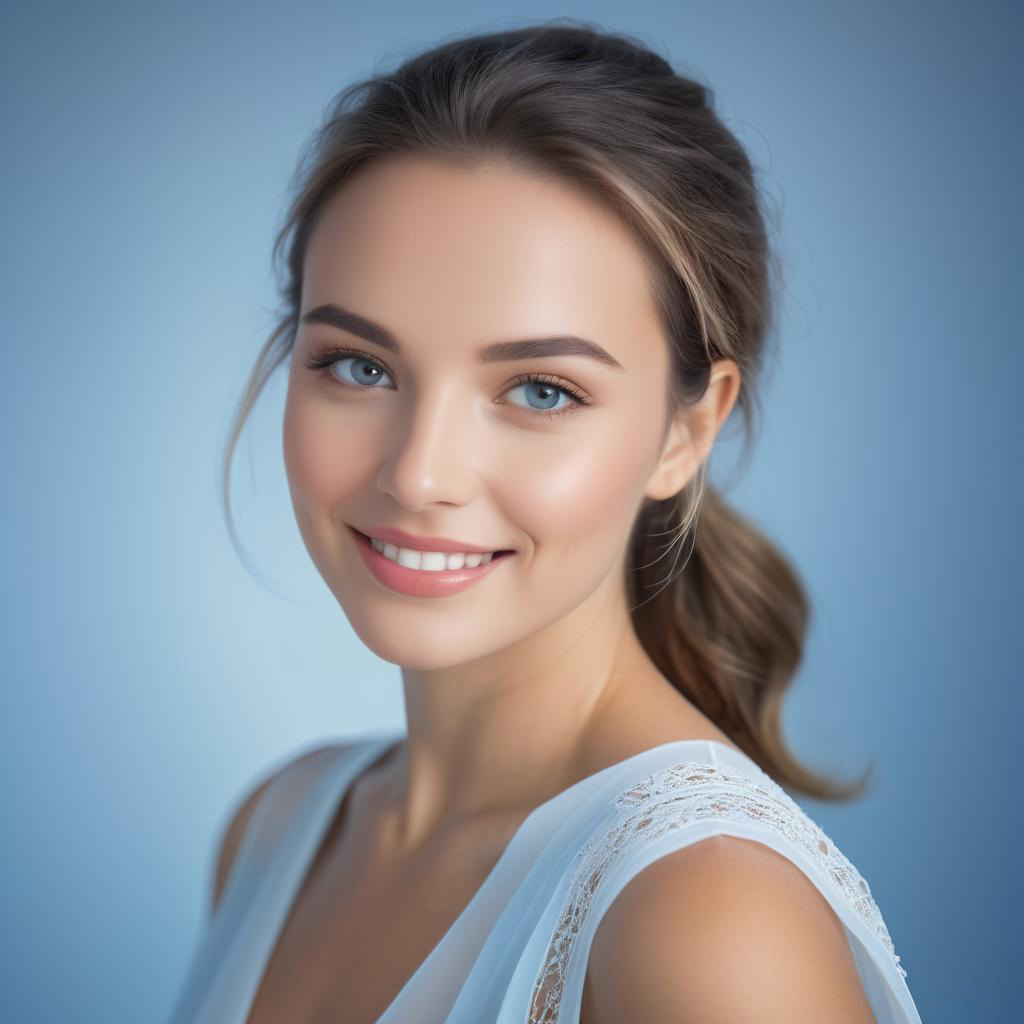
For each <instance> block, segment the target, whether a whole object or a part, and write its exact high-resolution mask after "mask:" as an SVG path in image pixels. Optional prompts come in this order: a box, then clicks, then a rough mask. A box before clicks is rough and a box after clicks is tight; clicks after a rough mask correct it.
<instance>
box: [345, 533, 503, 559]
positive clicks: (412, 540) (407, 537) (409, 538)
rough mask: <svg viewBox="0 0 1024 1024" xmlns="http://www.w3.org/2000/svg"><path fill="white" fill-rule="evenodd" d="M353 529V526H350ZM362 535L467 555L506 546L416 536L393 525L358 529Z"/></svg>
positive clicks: (417, 548)
mask: <svg viewBox="0 0 1024 1024" xmlns="http://www.w3.org/2000/svg"><path fill="white" fill-rule="evenodd" d="M352 529H353V530H354V529H355V527H352ZM357 532H358V533H361V534H363V536H369V537H375V538H376V539H377V540H382V541H384V542H385V543H386V544H395V545H396V546H398V547H400V548H415V549H416V550H417V551H443V552H445V553H446V554H453V553H454V552H456V551H464V552H465V553H466V554H467V555H474V554H480V555H484V554H486V553H487V552H488V551H493V552H495V553H497V552H498V551H507V550H509V549H508V548H482V547H480V545H479V544H470V543H469V542H468V541H464V540H449V539H448V538H447V537H417V536H416V535H415V534H414V533H406V532H405V530H399V529H397V528H396V527H394V526H371V527H370V528H369V529H366V530H358V531H357Z"/></svg>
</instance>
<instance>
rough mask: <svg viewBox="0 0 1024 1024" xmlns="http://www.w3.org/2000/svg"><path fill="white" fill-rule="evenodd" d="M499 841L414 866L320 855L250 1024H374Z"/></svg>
mask: <svg viewBox="0 0 1024 1024" xmlns="http://www.w3.org/2000/svg"><path fill="white" fill-rule="evenodd" d="M500 848H501V838H500V837H495V836H494V835H493V834H491V835H489V836H488V837H487V838H486V839H485V838H484V837H483V836H476V837H472V838H470V837H465V836H463V837H460V838H459V839H458V840H449V841H447V842H445V843H443V844H442V843H437V844H435V845H434V846H433V847H432V849H431V850H429V851H427V852H426V853H425V854H424V855H422V856H421V857H420V858H419V859H418V860H417V861H416V862H415V863H412V862H404V863H401V864H397V863H395V864H388V863H386V862H383V861H381V860H380V859H379V858H375V857H373V856H370V855H369V854H367V853H366V852H365V851H364V852H363V853H362V854H359V853H353V852H350V851H345V850H340V849H339V850H338V851H335V853H334V854H333V855H328V854H326V853H324V854H322V855H320V856H318V858H317V859H316V860H315V861H314V863H313V865H312V867H311V869H310V871H309V872H308V873H307V875H306V878H305V880H304V882H303V884H302V886H301V888H300V891H299V893H298V895H297V897H296V899H295V901H294V902H293V903H292V906H291V908H290V910H289V912H288V915H287V917H286V919H285V921H284V924H283V926H282V928H281V931H280V932H279V933H278V937H277V942H276V944H275V946H274V949H273V951H272V953H271V955H270V958H269V960H268V961H267V964H266V968H265V970H264V972H263V975H262V977H261V979H260V983H259V987H258V989H257V992H256V996H255V998H254V1000H253V1004H252V1007H251V1010H250V1013H249V1016H248V1017H247V1020H246V1024H279V1022H280V1021H283V1020H287V1021H288V1022H289V1024H338V1022H340V1021H344V1022H345V1024H374V1022H376V1021H377V1019H378V1018H379V1017H380V1016H381V1014H383V1013H384V1011H385V1010H386V1009H387V1008H388V1007H389V1006H390V1005H391V1003H392V1002H393V1001H394V999H395V997H396V996H397V995H398V994H399V992H400V991H401V990H402V989H403V988H404V986H405V984H406V982H407V981H408V980H409V978H410V977H411V976H412V975H413V974H414V973H415V971H416V970H417V969H418V968H419V966H420V965H421V964H422V963H423V961H424V960H425V959H426V958H427V956H428V955H429V954H430V953H431V952H432V951H433V949H434V948H435V946H436V945H437V944H438V942H440V940H441V939H442V938H443V937H444V936H445V935H446V934H447V933H448V931H449V929H450V928H451V926H452V924H453V923H454V922H455V920H456V918H457V917H458V916H459V914H460V913H461V912H462V910H463V909H464V908H465V907H466V905H467V904H468V903H469V902H470V900H471V899H472V897H473V895H474V894H475V893H476V892H477V891H478V890H479V889H480V887H481V886H482V885H483V884H484V882H485V881H486V878H487V876H488V874H489V873H490V871H491V870H492V868H493V866H494V864H495V862H496V861H497V859H498V856H499V854H500Z"/></svg>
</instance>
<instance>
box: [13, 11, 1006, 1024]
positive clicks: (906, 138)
mask: <svg viewBox="0 0 1024 1024" xmlns="http://www.w3.org/2000/svg"><path fill="white" fill-rule="evenodd" d="M622 10H623V9H622V7H621V5H615V4H610V3H608V4H606V3H589V4H578V3H566V4H564V5H562V6H561V8H559V9H552V8H551V7H550V6H549V5H547V4H542V3H526V4H520V5H517V6H515V7H512V6H508V7H505V6H503V5H491V6H490V7H487V8H481V7H480V6H479V5H478V4H474V3H438V4H432V5H427V7H423V6H422V5H414V4H411V3H410V4H407V5H399V4H394V3H376V4H372V5H361V4H359V5H357V4H342V3H315V2H301V0H298V2H297V0H291V2H289V3H288V4H284V3H278V4H267V3H248V4H234V3H210V2H204V3H185V2H180V0H179V2H176V3H174V4H170V3H168V4H160V5H156V4H140V3H130V4H129V3H120V4H112V3H92V4H84V3H74V4H72V3H65V4H54V3H49V2H40V0H33V2H32V3H17V4H15V3H9V2H8V3H5V4H4V5H3V14H2V18H3V25H2V31H0V38H2V54H0V56H2V60H0V74H2V104H3V111H2V135H0V138H2V144H3V163H2V167H3V171H2V174H3V188H2V195H0V202H2V213H3V231H2V232H0V246H2V287H3V294H2V305H0V324H2V338H0V343H2V353H3V372H2V374H0V382H2V383H0V387H2V396H0V397H2V402H0V416H2V418H3V419H2V426H3V431H2V436H3V464H2V467H0V469H2V478H3V480H4V485H5V486H4V500H3V531H2V537H3V552H2V557H3V566H4V581H5V586H4V591H3V594H4V596H3V605H4V606H3V617H2V621H3V636H2V657H3V664H2V675H3V690H2V694H3V697H2V701H3V703H2V708H0V712H2V723H3V724H2V730H3V731H2V740H3V742H2V751H3V754H2V756H3V764H2V767H3V807H2V812H3V825H4V834H5V837H6V841H5V842H4V843H3V846H2V858H3V872H4V878H5V884H4V886H3V906H2V920H3V947H4V948H3V950H2V954H3V955H2V957H0V963H2V967H0V970H2V981H0V1016H2V1018H3V1019H4V1020H5V1021H7V1020H10V1021H29V1020H31V1021H33V1022H36V1024H43V1022H50V1021H52V1022H57V1021H60V1022H67V1021H73V1020H74V1021H132V1022H137V1024H145V1022H159V1021H162V1020H163V1019H165V1017H166V1015H167V1013H168V1012H169V1010H170V1006H171V1004H172V1002H173V1000H174V998H175V997H176V995H177V992H178V989H179V986H180V984H181V980H182V976H183V973H184V970H185V967H186V963H187V961H188V958H189V956H190V955H191V951H192V948H193V945H194V943H195V941H196V938H197V934H198V929H199V926H200V922H201V919H202V916H203V915H204V914H205V913H206V908H207V904H208V897H209V887H210V879H211V873H212V869H213V856H214V843H215V840H216V839H218V838H219V834H220V831H221V829H222V828H223V826H224V825H225V823H226V816H227V813H228V811H229V810H230V809H231V808H232V806H233V804H234V802H235V801H236V800H237V799H238V798H239V797H240V795H241V794H242V791H243V790H244V789H245V788H246V787H247V786H248V785H249V784H251V782H252V781H253V780H254V779H255V777H256V775H257V774H259V773H261V772H262V771H263V770H264V769H265V768H267V767H268V766H269V765H271V764H272V763H274V762H276V761H277V759H278V758H282V757H285V756H286V755H289V754H290V753H292V752H295V751H296V750H298V749H299V748H304V747H306V746H307V745H310V744H312V743H314V742H318V741H322V740H326V739H330V738H333V737H342V736H349V735H354V734H357V733H362V732H367V731H376V730H378V729H391V728H395V727H400V726H401V724H402V721H403V708H402V697H401V689H400V681H399V674H398V669H397V668H396V667H395V666H393V665H390V664H387V663H381V662H379V661H378V660H377V659H376V658H375V657H374V656H373V655H372V654H370V653H369V652H368V651H367V650H365V649H364V648H363V646H362V645H361V643H360V642H359V640H358V638H357V637H356V636H355V634H354V632H353V631H352V630H351V628H350V627H349V625H348V622H347V620H346V619H345V617H344V615H343V614H342V613H341V611H340V609H339V608H338V606H337V604H336V602H335V601H334V599H333V598H332V596H331V594H330V592H329V591H328V589H327V587H326V585H325V584H324V583H323V581H322V580H321V579H320V577H319V576H318V575H317V573H316V571H315V569H314V567H313V565H312V563H311V561H310V560H309V557H308V555H307V554H306V551H305V549H304V547H303V546H302V541H301V538H300V536H299V533H298V528H297V526H296V524H295V522H294V518H293V514H292V511H291V507H290V503H289V500H288V495H287V489H286V481H285V476H284V470H283V464H282V461H281V442H280V423H281V413H282V402H283V396H284V386H283V385H284V376H283V374H281V375H279V376H278V377H277V378H275V380H274V382H273V383H272V384H271V386H270V387H269V388H268V390H267V391H266V393H265V394H264V397H263V399H262V400H261V402H260V404H259V405H258V406H257V409H256V413H255V416H254V419H253V420H252V421H251V422H250V425H249V427H248V428H247V431H246V433H245V434H244V435H243V442H242V445H241V447H240V450H239V453H238V460H237V462H236V475H235V482H236V486H235V488H234V494H235V501H236V508H237V513H238V516H239V524H240V531H241V536H242V540H243V543H244V544H245V545H246V548H247V550H248V551H249V552H251V554H252V557H253V558H254V560H255V563H256V565H257V566H258V567H259V569H260V571H261V572H263V573H265V574H266V578H267V579H268V580H269V581H270V582H269V584H267V585H264V584H261V583H260V582H258V581H257V580H256V579H255V578H254V576H253V575H251V574H250V573H249V572H247V570H246V568H245V566H244V565H243V563H242V562H241V561H240V560H239V558H238V557H237V556H236V553H235V551H234V549H233V548H232V546H231V544H230V542H229V539H228V536H227V533H226V529H225V525H224V522H223V519H222V515H221V509H220V505H219V502H218V470H219V465H220V455H221V450H222V445H223V442H224V439H225V436H226V432H227V429H228V425H229V421H230V416H231V413H232V411H233V409H234V406H235V403H236V401H237V399H238V397H239V394H240V392H241V388H242V385H243V383H244V379H245V375H246V373H247V372H248V369H249V367H250V365H251V364H252V362H253V360H254V358H255V355H256V352H257V350H258V348H259V346H260V344H261V343H262V341H263V339H264V337H265V335H266V333H267V332H268V331H269V329H270V327H271V324H272V314H273V311H274V309H275V307H276V303H277V295H276V292H275V290H274V284H273V279H272V276H271V270H270V262H269V259H270V245H271V241H272V238H273V233H274V231H275V230H276V228H277V226H278V224H279V223H280V221H281V218H282V216H283V214H284V210H285V203H286V199H287V193H286V188H287V184H288V179H289V176H290V175H291V173H292V170H293V168H294V166H295V161H296V159H297V157H298V155H299V152H300V148H301V145H302V143H303V141H304V140H305V139H306V137H307V135H308V134H309V132H310V131H311V130H312V129H313V128H314V127H315V126H316V125H317V124H318V123H319V120H320V117H321V114H322V112H323V110H324V107H325V105H326V103H327V101H328V100H329V98H330V97H331V96H332V95H333V94H334V93H335V92H336V91H337V90H338V89H339V88H341V87H342V86H343V85H345V84H347V83H348V82H349V81H351V80H352V79H354V78H356V77H362V76H363V75H365V74H368V73H370V72H371V71H373V70H374V68H375V67H378V66H387V67H391V66H393V64H395V63H397V61H399V60H400V59H402V58H404V57H405V56H407V55H409V54H411V53H413V52H415V51H418V50H419V49H421V48H422V47H425V46H427V45H429V44H432V43H434V42H437V41H439V40H440V39H442V38H446V37H448V36H450V35H454V34H462V33H467V32H470V31H484V30H493V29H496V28H500V27H510V26H518V25H520V24H524V23H527V22H532V21H534V20H535V19H536V20H542V19H545V18H551V17H555V16H558V15H565V16H569V17H577V18H583V19H587V20H589V21H591V22H593V23H595V24H596V25H597V26H599V27H602V28H606V29H612V30H619V31H626V32H629V33H632V34H634V35H637V36H639V37H640V38H641V39H642V40H644V41H645V42H647V43H648V44H649V45H652V46H654V47H655V48H656V49H657V50H659V52H661V53H663V54H664V55H665V56H667V57H669V59H671V60H672V61H673V62H674V63H675V65H676V66H677V68H678V69H679V70H681V71H683V72H684V73H690V74H694V75H696V76H697V77H699V78H700V79H701V80H702V81H704V82H706V83H708V84H709V85H710V86H711V87H712V88H713V90H714V92H715V95H716V97H717V104H718V109H719V111H720V112H721V114H722V116H723V117H724V118H725V120H726V123H727V124H728V125H729V126H730V127H731V128H732V129H733V130H734V131H735V132H736V134H737V135H738V136H739V137H740V139H741V141H743V142H744V144H745V145H746V146H747V147H748V150H749V152H750V154H751V157H752V159H753V160H754V162H755V163H756V164H757V165H758V167H759V168H760V169H761V172H762V182H763V185H764V187H765V188H766V190H767V191H768V192H769V193H770V195H771V197H772V199H773V200H774V202H775V204H776V206H777V207H778V209H779V210H780V214H781V225H780V237H779V243H778V244H779V246H780V251H781V254H782V257H783V259H784V260H785V265H786V278H787V279H786V288H785V294H784V296H783V305H784V308H783V317H782V323H781V330H782V348H781V358H780V360H779V361H778V365H777V366H773V367H772V369H771V370H770V371H769V374H768V377H767V379H766V384H767V391H766V393H765V402H764V406H765V430H764V433H763V434H762V436H761V438H760V441H759V443H758V446H757V449H756V452H755V455H754V458H753V460H752V463H751V465H750V468H749V470H748V471H747V472H746V474H745V475H744V476H742V477H741V478H740V479H739V481H738V483H736V484H735V485H734V486H732V487H730V488H729V490H728V494H729V496H730V497H731V499H732V500H733V501H734V502H735V503H736V504H737V505H739V506H740V507H741V508H742V509H743V510H745V511H746V512H748V513H749V514H751V515H752V516H754V517H755V518H756V519H757V521H759V522H760V523H761V524H762V525H763V526H764V528H765V529H766V530H767V531H768V532H769V534H770V535H771V536H773V537H774V538H775V539H776V540H777V541H778V543H779V544H780V545H782V547H783V548H784V550H785V551H786V552H787V553H788V554H789V556H790V557H791V558H792V559H793V561H794V562H795V564H796V566H797V568H798V569H799V570H800V572H801V573H802V575H803V578H804V580H805V582H806V584H807V587H808V589H809V591H810V594H811V596H812V600H813V602H814V621H813V625H812V630H811V635H810V638H809V645H808V649H807V656H806V661H805V662H804V664H803V666H802V668H801V671H800V675H799V677H798V679H797V682H796V683H795V685H794V688H793V691H792V694H791V696H790V698H789V705H788V708H787V712H786V724H787V733H788V737H789V740H790V742H791V744H792V746H793V748H794V749H795V750H796V751H797V752H798V753H799V754H800V755H802V756H803V757H804V759H805V760H806V761H807V762H808V763H810V764H812V765H814V766H815V767H817V768H819V769H821V770H823V771H829V772H834V773H836V774H840V775H844V776H845V775H850V774H855V773H856V772H857V771H859V770H860V769H861V767H862V766H864V765H865V764H866V763H867V761H868V760H869V759H870V758H871V757H874V758H875V759H876V762H877V766H878V784H877V785H876V787H875V788H874V790H873V791H872V793H871V795H870V796H869V797H868V798H867V799H866V800H864V801H862V802H860V803H858V804H855V805H852V806H843V805H835V806H831V805H827V804H819V803H816V802H814V801H805V802H804V805H805V807H806V808H807V809H808V811H809V813H811V814H812V816H814V817H815V818H816V820H818V822H819V823H820V824H821V825H822V827H823V828H824V829H825V831H826V832H828V833H829V834H830V835H831V836H832V837H833V838H834V839H835V840H836V842H837V843H838V844H839V846H840V848H841V849H843V850H844V852H845V853H846V854H847V856H848V857H849V858H850V859H851V860H852V861H853V863H854V864H856V865H857V867H858V868H859V869H860V871H861V872H862V874H864V876H865V877H866V878H867V879H868V880H869V881H870V883H871V887H872V890H873V893H874V895H875V897H876V899H877V901H878V903H879V905H880V907H881V909H882V912H883V914H884V916H885V919H886V921H887V924H888V925H889V929H890V932H891V934H892V937H893V940H894V942H895V945H896V950H897V952H898V953H900V954H901V956H902V957H903V964H904V966H905V968H906V969H907V971H908V974H909V977H908V983H909V985H910V986H911V991H912V992H913V994H914V996H915V999H916V1001H917V1003H918V1006H919V1008H920V1010H921V1013H922V1016H923V1018H924V1020H925V1021H927V1022H929V1024H940V1022H946V1021H949V1022H954V1021H958V1022H959V1021H964V1020H971V1021H982V1020H985V1021H1002V1020H1008V1019H1009V1018H1010V1015H1011V1009H1010V978H1011V977H1012V976H1013V973H1014V970H1013V969H1014V967H1015V966H1019V952H1020V940H1019V932H1018V928H1017V927H1016V926H1017V925H1018V924H1019V920H1014V919H1011V915H1012V908H1013V904H1014V903H1015V900H1014V899H1013V898H1011V897H1010V895H1009V894H1014V893H1015V891H1016V886H1017V884H1018V871H1016V870H1015V868H1016V867H1017V866H1018V865H1019V863H1020V850H1019V847H1014V846H1013V844H1012V842H1011V839H1012V838H1013V837H1012V836H1011V835H1010V822H1011V821H1012V820H1014V819H1015V818H1016V817H1017V814H1018V812H1017V811H1014V810H1013V809H1012V807H1013V806H1016V807H1018V808H1019V803H1018V802H1017V801H1016V800H1013V799H1012V797H1016V795H1017V789H1018V785H1017V784H1018V781H1019V778H1020V773H1019V769H1018V768H1017V764H1018V759H1017V757H1016V755H1015V754H1014V751H1015V750H1016V749H1017V748H1018V746H1019V742H1020V740H1019V737H1020V732H1021V710H1022V708H1021V700H1020V689H1021V672H1020V669H1019V665H1020V660H1019V646H1018V645H1019V639H1020V632H1019V630H1020V626H1019V623H1018V618H1019V613H1020V611H1021V587H1020V582H1019V581H1020V576H1021V569H1022V565H1021V543H1020V535H1019V530H1020V523H1021V511H1022V509H1021V486H1020V480H1019V477H1020V454H1019V442H1020V414H1019V405H1018V402H1019V400H1020V395H1021V386H1022V385H1021V381H1022V372H1021V371H1022V369H1024V367H1022V358H1021V340H1022V339H1021V332H1020V328H1019V326H1018V324H1017V322H1016V314H1017V310H1018V306H1019V299H1020V295H1021V286H1022V284H1024V281H1022V277H1021V259H1020V252H1019V245H1020V238H1021V206H1020V189H1019V185H1020V173H1021V161H1020V157H1021V147H1020V134H1019V132H1020V119H1019V117H1020V104H1021V99H1022V97H1021V90H1020V79H1019V74H1017V73H1015V72H1014V70H1013V69H1012V68H1011V54H1012V53H1013V52H1014V51H1015V49H1016V48H1017V47H1019V43H1020V32H1019V29H1020V25H1019V23H1018V22H1017V20H1016V19H1017V15H1016V14H1011V5H1010V4H1009V3H1008V2H1007V3H995V2H975V3H972V4H971V5H970V9H968V5H967V4H966V3H964V4H960V5H955V4H949V3H923V2H920V3H892V2H878V0H871V2H858V3H844V4H840V3H831V4H829V3H825V4H823V3H820V2H818V3H812V2H805V3H798V2H775V3H763V2H757V0H751V2H725V3H715V4H709V3H706V2H701V3H690V2H681V0H672V2H670V3H655V2H645V0H636V2H633V3H631V4H629V5H628V17H626V18H624V17H623V14H622ZM736 437H738V434H736V433H734V432H733V431H728V432H727V436H726V437H725V438H724V439H723V441H722V442H721V447H720V448H719V449H716V455H715V461H714V463H713V471H712V478H713V479H715V480H719V481H721V482H722V483H723V486H724V485H725V484H726V483H727V482H728V480H729V479H731V473H730V471H729V468H728V467H729V466H730V464H731V462H732V461H733V460H732V457H731V454H730V453H733V454H734V453H735V452H736V451H738V445H737V444H736V442H735V438H736ZM1015 466H1016V467H1017V468H1016V469H1015V468H1014V467H1015ZM1011 786H1012V794H1011ZM1017 905H1018V906H1019V904H1017ZM1017 917H1018V919H1019V914H1018V915H1017ZM1014 951H1016V955H1015V956H1014V955H1013V954H1014ZM1011 957H1013V959H1012V960H1011Z"/></svg>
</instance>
